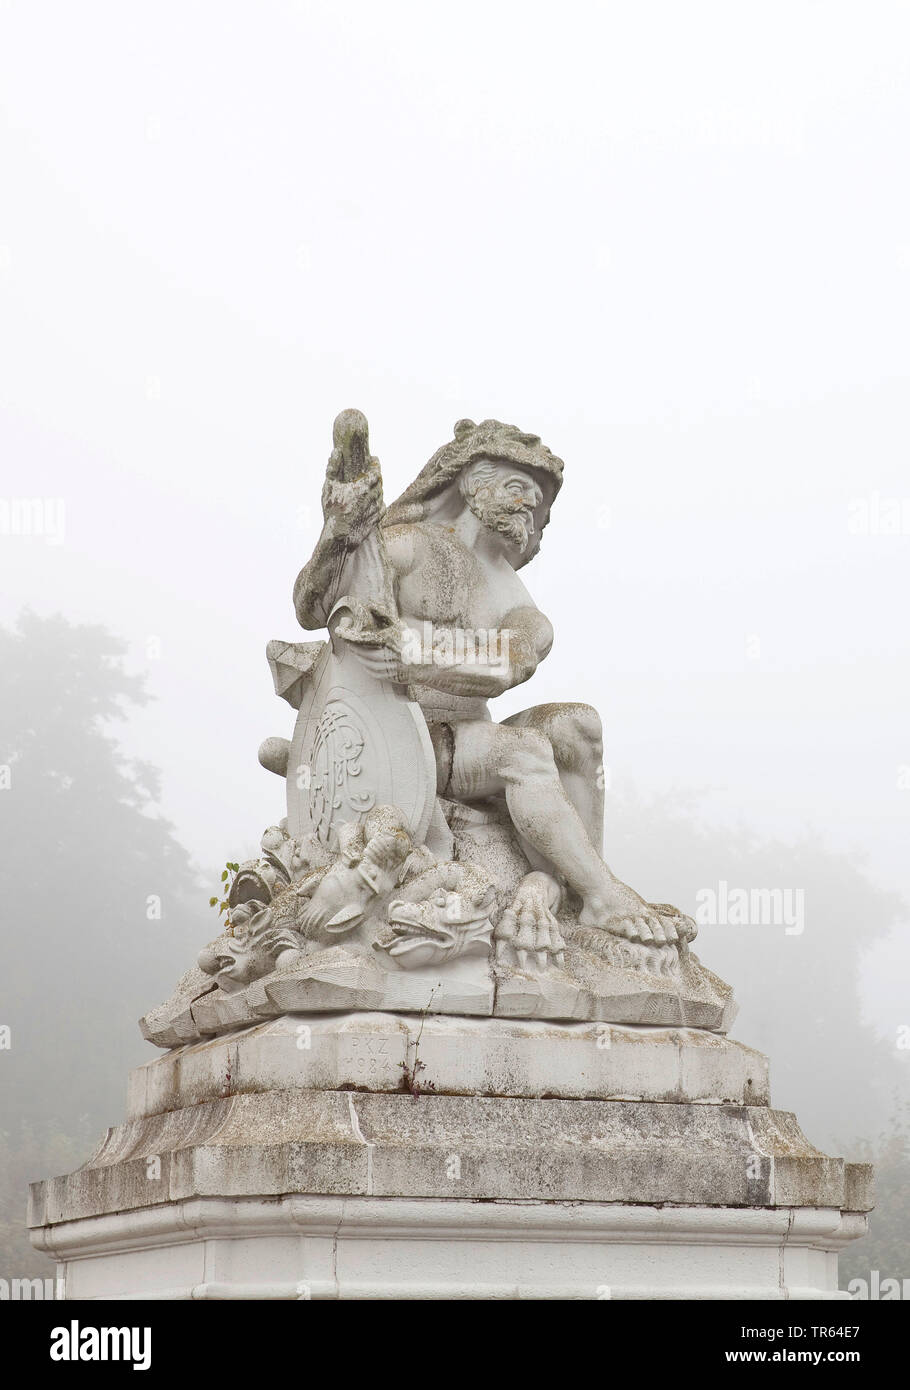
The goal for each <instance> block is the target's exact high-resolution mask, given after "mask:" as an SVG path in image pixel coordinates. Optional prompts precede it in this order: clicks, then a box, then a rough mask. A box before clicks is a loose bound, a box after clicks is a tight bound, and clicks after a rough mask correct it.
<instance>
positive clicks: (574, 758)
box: [553, 705, 603, 772]
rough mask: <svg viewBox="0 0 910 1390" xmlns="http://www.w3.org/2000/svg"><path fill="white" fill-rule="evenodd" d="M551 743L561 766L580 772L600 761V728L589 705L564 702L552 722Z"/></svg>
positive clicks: (598, 717) (601, 751)
mask: <svg viewBox="0 0 910 1390" xmlns="http://www.w3.org/2000/svg"><path fill="white" fill-rule="evenodd" d="M553 747H554V750H555V752H556V760H557V762H558V763H559V765H560V767H563V768H566V769H567V770H569V771H571V772H583V771H584V770H585V769H586V768H588V767H590V766H591V765H592V764H596V765H599V764H600V763H601V762H602V761H603V729H602V726H601V722H600V715H599V714H598V713H597V710H596V709H594V707H593V706H592V705H566V706H565V708H564V709H562V710H561V711H560V713H559V715H558V716H557V718H556V720H555V721H554V724H553Z"/></svg>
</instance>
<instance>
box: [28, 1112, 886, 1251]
mask: <svg viewBox="0 0 910 1390" xmlns="http://www.w3.org/2000/svg"><path fill="white" fill-rule="evenodd" d="M868 1176H869V1174H868V1170H867V1169H864V1168H863V1166H862V1165H851V1164H846V1163H845V1162H844V1160H842V1159H838V1158H829V1157H827V1156H826V1155H824V1154H822V1153H820V1152H819V1151H818V1150H817V1149H815V1148H814V1147H813V1146H812V1145H811V1144H809V1143H808V1141H807V1140H806V1139H805V1137H804V1136H803V1134H802V1133H801V1131H800V1129H799V1127H798V1125H797V1123H796V1120H795V1118H794V1116H792V1115H790V1114H787V1113H785V1112H778V1111H772V1110H769V1109H768V1108H767V1107H762V1106H738V1105H726V1104H702V1105H695V1104H675V1103H670V1102H663V1103H655V1102H642V1101H602V1100H547V1099H528V1098H515V1097H489V1096H476V1095H472V1096H448V1095H433V1094H423V1095H421V1096H420V1098H419V1099H415V1098H414V1097H412V1096H411V1095H408V1094H394V1093H388V1092H386V1093H382V1092H355V1091H346V1092H345V1091H309V1090H285V1091H281V1090H270V1091H266V1092H258V1093H252V1094H246V1095H243V1094H241V1095H231V1096H229V1097H225V1098H223V1099H220V1100H215V1101H205V1102H201V1103H200V1104H198V1105H193V1106H187V1107H186V1108H184V1109H182V1110H176V1111H173V1110H172V1111H166V1112H163V1113H160V1114H155V1115H150V1116H144V1117H141V1118H137V1119H135V1120H131V1121H127V1123H126V1124H123V1125H119V1126H117V1127H116V1128H114V1129H112V1130H110V1131H109V1132H108V1135H107V1137H106V1139H105V1141H104V1142H103V1144H102V1145H101V1147H100V1149H99V1151H98V1152H97V1154H96V1155H95V1156H94V1157H93V1158H92V1160H91V1161H90V1162H89V1163H88V1164H87V1165H86V1166H85V1167H84V1168H82V1169H80V1170H78V1172H76V1173H74V1174H71V1175H70V1176H69V1177H65V1178H56V1179H52V1180H50V1181H49V1182H47V1183H44V1184H36V1185H35V1188H34V1189H33V1193H34V1207H33V1217H32V1224H34V1225H45V1224H55V1223H57V1222H60V1221H70V1220H76V1219H80V1218H83V1217H87V1216H96V1215H101V1214H103V1213H106V1212H113V1211H124V1210H127V1209H130V1208H134V1207H145V1206H154V1205H157V1204H159V1203H162V1202H169V1201H182V1200H185V1199H187V1198H190V1197H195V1196H238V1197H239V1196H256V1195H258V1196H264V1195H282V1194H286V1193H290V1192H307V1193H314V1194H315V1193H334V1194H338V1195H355V1194H358V1195H363V1196H372V1197H439V1198H448V1197H453V1198H471V1199H474V1200H478V1199H482V1200H504V1201H506V1200H527V1199H532V1200H537V1201H559V1202H563V1201H576V1202H578V1201H581V1202H620V1203H633V1204H634V1203H645V1204H654V1203H657V1204H659V1203H665V1202H669V1203H676V1204H682V1205H685V1204H687V1203H689V1204H693V1205H698V1206H746V1207H761V1206H768V1207H775V1206H800V1207H836V1208H837V1209H838V1210H845V1209H846V1202H847V1198H848V1196H849V1197H850V1200H851V1201H852V1202H854V1203H857V1204H858V1205H859V1207H860V1209H862V1210H866V1209H868V1208H869V1206H870V1205H871V1202H870V1197H869V1191H868V1183H867V1182H866V1181H865V1180H864V1179H868Z"/></svg>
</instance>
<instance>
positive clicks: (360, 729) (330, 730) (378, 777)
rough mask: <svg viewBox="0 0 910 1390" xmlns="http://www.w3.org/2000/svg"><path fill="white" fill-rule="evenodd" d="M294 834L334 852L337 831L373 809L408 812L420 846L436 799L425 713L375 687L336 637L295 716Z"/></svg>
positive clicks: (390, 688) (290, 788)
mask: <svg viewBox="0 0 910 1390" xmlns="http://www.w3.org/2000/svg"><path fill="white" fill-rule="evenodd" d="M287 793H288V830H289V831H290V833H291V835H294V836H306V835H309V834H315V835H316V836H317V837H318V838H319V840H320V841H321V842H322V843H323V844H326V845H328V844H329V843H330V842H331V839H332V831H333V829H334V828H335V827H336V826H338V825H339V824H342V823H344V822H356V821H358V820H361V819H362V818H363V817H364V816H365V815H366V814H367V813H368V812H369V811H370V810H372V808H373V807H374V806H383V805H393V806H397V807H398V808H399V810H400V811H402V812H403V814H404V816H405V817H406V819H407V822H408V827H409V829H410V831H411V834H412V835H413V837H414V841H415V843H416V844H422V843H423V840H424V836H425V835H426V832H427V827H428V825H429V823H430V816H431V814H432V810H433V803H434V800H435V797H436V759H435V756H434V753H433V745H432V743H431V742H430V735H429V732H428V730H427V726H426V720H425V719H424V717H423V713H422V711H421V709H420V707H419V705H417V704H415V702H414V701H413V700H409V699H408V698H407V695H406V693H405V688H404V687H402V686H398V685H393V684H392V683H391V682H389V681H383V680H377V679H376V678H375V676H373V675H372V674H371V673H370V672H369V671H367V670H365V669H364V667H363V666H361V664H360V662H359V661H358V660H357V658H356V657H355V656H354V655H353V654H352V653H351V651H350V650H348V648H347V644H346V643H345V642H344V641H342V640H341V639H339V638H336V637H332V639H331V640H330V641H329V642H328V643H326V647H325V650H324V651H323V653H322V656H321V657H320V658H319V661H318V663H317V665H316V667H315V669H314V671H313V673H312V677H311V681H310V684H309V688H308V690H307V692H306V693H305V695H304V698H303V700H302V702H301V705H300V710H299V713H298V715H297V724H296V726H295V729H294V737H293V739H292V741H291V749H290V755H289V757H288V770H287Z"/></svg>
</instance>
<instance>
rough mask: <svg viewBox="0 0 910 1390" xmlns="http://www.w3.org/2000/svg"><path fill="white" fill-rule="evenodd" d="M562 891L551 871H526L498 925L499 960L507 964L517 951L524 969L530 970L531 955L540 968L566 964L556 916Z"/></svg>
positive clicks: (520, 964)
mask: <svg viewBox="0 0 910 1390" xmlns="http://www.w3.org/2000/svg"><path fill="white" fill-rule="evenodd" d="M561 891H562V890H561V889H560V886H559V884H558V883H557V882H556V879H555V878H552V877H551V875H550V874H545V873H542V872H540V871H539V870H535V872H534V873H530V874H525V876H524V878H523V879H522V880H521V882H520V883H519V885H518V888H517V890H516V892H515V897H514V898H513V899H512V902H511V904H510V905H509V907H507V908H506V910H505V912H504V913H503V914H502V916H501V917H500V919H499V921H498V922H497V924H496V930H495V932H494V940H495V941H496V958H497V960H499V961H500V962H501V963H503V964H505V963H508V962H509V960H510V953H514V955H515V956H516V957H517V959H518V964H519V966H520V968H521V969H522V970H527V968H528V958H529V956H530V957H531V959H532V964H536V965H537V968H538V969H540V970H545V969H546V968H547V966H548V965H560V966H561V965H562V964H563V962H564V959H565V956H564V952H565V949H566V943H565V942H564V941H563V939H562V933H561V932H560V930H559V923H558V922H557V920H556V918H555V916H554V915H553V913H554V909H555V908H557V907H558V906H559V900H560V896H561Z"/></svg>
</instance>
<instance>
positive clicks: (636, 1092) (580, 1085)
mask: <svg viewBox="0 0 910 1390" xmlns="http://www.w3.org/2000/svg"><path fill="white" fill-rule="evenodd" d="M415 1071H416V1076H415V1075H414V1073H415ZM411 1081H416V1085H417V1087H419V1088H420V1089H422V1090H425V1091H432V1092H434V1093H435V1094H436V1095H441V1094H448V1095H453V1094H454V1095H458V1094H468V1095H484V1096H528V1097H543V1096H560V1097H562V1098H565V1099H572V1098H596V1099H604V1100H611V1099H612V1100H619V1099H622V1100H647V1101H676V1102H680V1103H683V1102H687V1101H688V1102H692V1103H695V1104H719V1103H723V1102H727V1103H738V1104H746V1105H767V1104H768V1103H769V1087H768V1063H767V1059H766V1058H765V1057H764V1056H763V1055H762V1054H761V1053H760V1052H756V1051H754V1050H753V1049H752V1048H748V1047H744V1046H743V1045H742V1044H741V1043H737V1042H734V1041H732V1039H729V1038H725V1037H723V1036H721V1035H720V1034H716V1033H709V1032H705V1031H704V1030H699V1029H693V1028H679V1029H669V1028H641V1027H624V1026H616V1025H604V1024H594V1023H575V1024H561V1023H545V1022H534V1021H528V1020H500V1019H479V1018H478V1019H469V1018H450V1017H446V1016H445V1015H437V1014H429V1015H427V1016H426V1017H425V1018H422V1017H420V1016H419V1015H415V1014H391V1013H352V1014H347V1015H342V1016H339V1015H335V1014H332V1015H326V1014H287V1015H285V1016H284V1017H282V1018H280V1019H275V1020H274V1021H272V1022H268V1023H260V1024H257V1025H256V1026H254V1027H252V1028H248V1029H245V1030H243V1031H241V1032H237V1033H233V1034H228V1035H225V1036H221V1037H219V1038H213V1039H210V1040H208V1041H206V1042H202V1043H195V1044H192V1045H189V1046H185V1047H182V1048H177V1049H175V1050H174V1051H172V1052H169V1053H166V1054H165V1055H164V1056H162V1057H157V1058H155V1059H154V1060H153V1061H151V1062H148V1063H146V1064H145V1065H144V1066H142V1067H137V1068H136V1069H135V1070H134V1071H133V1072H132V1074H131V1076H130V1086H129V1104H128V1115H129V1118H130V1119H137V1118H139V1117H141V1116H144V1115H153V1114H159V1113H162V1112H165V1111H172V1110H175V1109H177V1108H179V1107H180V1106H186V1105H197V1104H199V1103H200V1102H203V1101H210V1100H216V1099H219V1098H220V1097H222V1096H223V1095H224V1094H225V1092H226V1091H229V1092H230V1093H232V1094H233V1093H243V1094H249V1093H252V1092H256V1091H269V1090H286V1089H287V1087H288V1085H289V1083H290V1082H293V1084H294V1085H295V1086H297V1087H301V1088H304V1089H307V1090H345V1089H355V1090H369V1091H400V1090H401V1089H402V1086H403V1085H404V1084H408V1083H409V1082H411Z"/></svg>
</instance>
